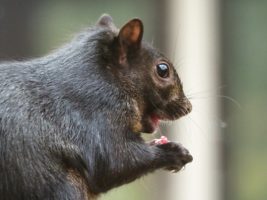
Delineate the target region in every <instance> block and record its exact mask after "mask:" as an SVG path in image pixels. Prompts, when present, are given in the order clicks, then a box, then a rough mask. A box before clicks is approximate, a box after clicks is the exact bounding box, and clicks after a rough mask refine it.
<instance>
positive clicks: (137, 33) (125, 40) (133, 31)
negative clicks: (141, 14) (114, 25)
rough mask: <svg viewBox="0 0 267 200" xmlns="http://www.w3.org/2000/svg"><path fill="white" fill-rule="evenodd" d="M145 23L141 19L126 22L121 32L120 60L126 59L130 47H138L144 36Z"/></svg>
mask: <svg viewBox="0 0 267 200" xmlns="http://www.w3.org/2000/svg"><path fill="white" fill-rule="evenodd" d="M143 29H144V28H143V23H142V21H141V20H140V19H137V18H135V19H132V20H131V21H129V22H128V23H127V24H125V25H124V26H123V27H122V28H121V29H120V32H119V35H118V40H119V45H120V54H121V57H120V62H122V61H123V60H125V59H126V57H127V53H128V51H129V50H130V49H133V50H134V49H135V50H136V49H138V48H139V47H140V45H141V41H142V37H143Z"/></svg>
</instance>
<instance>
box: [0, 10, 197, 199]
mask: <svg viewBox="0 0 267 200" xmlns="http://www.w3.org/2000/svg"><path fill="white" fill-rule="evenodd" d="M142 35H143V24H142V21H141V20H139V19H132V20H130V21H129V22H128V23H126V24H125V25H124V26H123V27H122V28H121V29H120V30H118V29H117V28H116V27H115V25H114V24H113V21H112V18H111V17H110V16H109V15H103V16H102V17H101V18H100V19H99V21H98V22H97V24H96V25H95V26H94V27H91V28H89V29H87V30H86V31H84V32H82V33H81V34H79V35H77V36H76V37H75V38H74V39H73V41H72V42H70V43H69V44H67V45H65V46H64V47H62V48H60V49H59V50H57V51H55V52H54V53H52V54H50V55H48V56H45V57H42V58H37V59H33V60H30V61H23V62H5V63H1V64H0V83H1V85H0V199H1V200H15V199H16V200H18V199H21V200H24V199H25V200H40V199H47V200H53V199H54V200H60V199H62V200H63V199H64V200H66V199H75V200H78V199H95V198H97V196H98V195H99V194H101V193H105V192H107V191H108V190H110V189H112V188H114V187H117V186H120V185H122V184H125V183H129V182H131V181H133V180H135V179H137V178H139V177H141V176H143V175H145V174H147V173H149V172H153V171H154V170H156V169H166V170H174V171H179V170H180V169H181V168H182V167H183V166H184V165H185V164H187V163H188V162H191V161H192V156H191V155H190V153H189V152H188V151H187V150H186V149H185V148H184V147H183V146H182V145H180V144H177V143H174V142H167V143H164V144H158V143H155V142H151V143H146V142H145V141H144V140H143V139H142V137H141V133H142V132H144V133H153V132H154V131H155V130H156V129H157V127H158V124H159V120H175V119H178V118H179V117H181V116H184V115H185V114H187V113H189V112H190V111H191V109H192V106H191V104H190V102H189V101H188V99H187V98H186V97H185V95H184V92H183V89H182V83H181V81H180V79H179V77H178V75H177V73H176V71H175V69H174V67H173V65H172V64H171V62H170V61H169V60H168V59H167V58H166V57H165V56H164V55H162V54H161V53H160V52H159V51H157V50H156V49H155V48H153V47H152V46H151V45H150V44H148V43H145V42H143V41H142Z"/></svg>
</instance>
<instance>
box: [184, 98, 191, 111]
mask: <svg viewBox="0 0 267 200" xmlns="http://www.w3.org/2000/svg"><path fill="white" fill-rule="evenodd" d="M183 110H184V112H185V114H188V113H190V112H191V111H192V104H191V102H190V101H189V100H188V99H187V98H186V97H185V98H184V101H183Z"/></svg>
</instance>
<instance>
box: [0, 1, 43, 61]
mask: <svg viewBox="0 0 267 200" xmlns="http://www.w3.org/2000/svg"><path fill="white" fill-rule="evenodd" d="M36 2H38V1H33V0H0V60H10V59H21V58H25V57H28V56H29V55H30V54H31V47H32V44H31V33H30V32H31V31H30V21H31V20H30V19H31V16H32V13H33V11H34V8H35V5H36V4H37V3H36Z"/></svg>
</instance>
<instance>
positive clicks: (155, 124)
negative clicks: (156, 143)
mask: <svg viewBox="0 0 267 200" xmlns="http://www.w3.org/2000/svg"><path fill="white" fill-rule="evenodd" d="M160 120H161V117H160V116H158V115H156V114H151V115H149V116H147V117H146V118H145V119H143V123H142V124H143V129H144V130H143V131H142V132H144V133H154V132H156V131H157V130H158V129H159V124H160Z"/></svg>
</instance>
